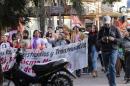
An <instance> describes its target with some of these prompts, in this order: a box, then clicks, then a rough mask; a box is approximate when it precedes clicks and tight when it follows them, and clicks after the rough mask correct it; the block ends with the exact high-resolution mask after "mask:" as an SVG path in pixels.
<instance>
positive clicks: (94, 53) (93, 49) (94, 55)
mask: <svg viewBox="0 0 130 86" xmlns="http://www.w3.org/2000/svg"><path fill="white" fill-rule="evenodd" d="M91 58H92V67H93V70H94V71H97V58H98V53H97V50H96V46H95V45H93V46H92V47H91Z"/></svg>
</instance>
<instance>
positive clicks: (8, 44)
mask: <svg viewBox="0 0 130 86" xmlns="http://www.w3.org/2000/svg"><path fill="white" fill-rule="evenodd" d="M8 36H9V34H8V33H6V34H4V35H3V36H2V42H1V43H0V49H7V48H11V47H13V45H12V43H11V42H9V41H8Z"/></svg>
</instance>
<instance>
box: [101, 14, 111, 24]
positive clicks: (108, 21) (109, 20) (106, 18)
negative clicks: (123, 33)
mask: <svg viewBox="0 0 130 86" xmlns="http://www.w3.org/2000/svg"><path fill="white" fill-rule="evenodd" d="M103 23H105V24H110V23H111V17H110V16H104V17H103Z"/></svg>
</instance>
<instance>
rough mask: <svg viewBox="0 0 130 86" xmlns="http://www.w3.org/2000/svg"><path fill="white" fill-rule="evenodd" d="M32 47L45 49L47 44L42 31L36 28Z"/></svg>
mask: <svg viewBox="0 0 130 86" xmlns="http://www.w3.org/2000/svg"><path fill="white" fill-rule="evenodd" d="M31 45H32V49H38V50H41V49H44V48H45V44H44V43H43V41H42V39H41V38H40V31H39V30H35V31H34V33H33V39H32V44H31Z"/></svg>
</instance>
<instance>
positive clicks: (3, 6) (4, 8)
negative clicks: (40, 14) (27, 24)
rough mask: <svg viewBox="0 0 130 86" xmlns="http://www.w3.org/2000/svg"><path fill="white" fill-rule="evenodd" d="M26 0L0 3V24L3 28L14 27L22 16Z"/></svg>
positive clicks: (4, 0)
mask: <svg viewBox="0 0 130 86" xmlns="http://www.w3.org/2000/svg"><path fill="white" fill-rule="evenodd" d="M25 6H26V0H3V1H2V2H0V24H1V25H2V26H3V27H6V26H12V25H13V26H14V25H17V23H18V18H19V17H20V16H24V15H25V14H26V13H25Z"/></svg>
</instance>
